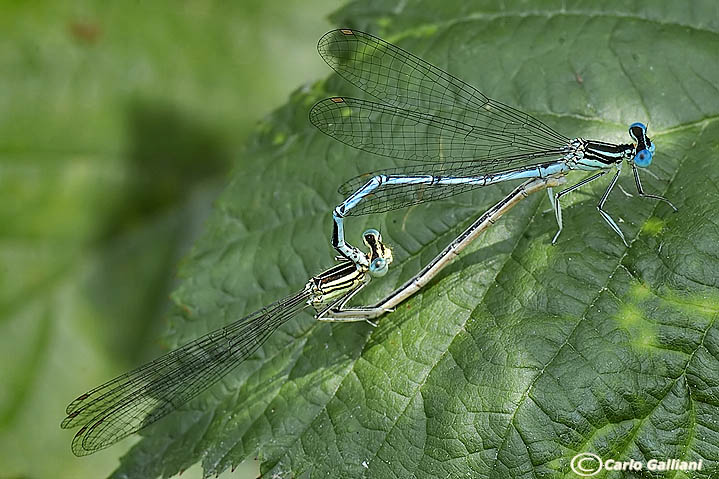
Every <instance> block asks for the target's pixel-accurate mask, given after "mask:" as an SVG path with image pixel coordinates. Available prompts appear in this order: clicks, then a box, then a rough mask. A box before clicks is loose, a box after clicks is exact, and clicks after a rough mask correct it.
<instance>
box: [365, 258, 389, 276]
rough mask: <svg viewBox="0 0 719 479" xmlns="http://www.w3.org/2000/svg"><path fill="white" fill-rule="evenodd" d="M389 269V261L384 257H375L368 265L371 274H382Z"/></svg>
mask: <svg viewBox="0 0 719 479" xmlns="http://www.w3.org/2000/svg"><path fill="white" fill-rule="evenodd" d="M387 271H389V263H387V260H386V259H384V258H375V259H373V260H372V263H371V264H370V265H369V272H370V274H371V275H372V276H384V275H386V274H387Z"/></svg>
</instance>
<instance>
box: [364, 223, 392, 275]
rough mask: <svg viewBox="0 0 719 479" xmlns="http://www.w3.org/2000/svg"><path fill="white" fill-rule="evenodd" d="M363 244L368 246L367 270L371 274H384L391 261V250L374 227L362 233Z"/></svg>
mask: <svg viewBox="0 0 719 479" xmlns="http://www.w3.org/2000/svg"><path fill="white" fill-rule="evenodd" d="M362 239H363V240H364V244H365V245H367V247H368V248H369V253H368V254H367V256H368V259H369V272H370V274H371V275H372V276H384V275H385V274H387V271H389V265H390V263H391V262H392V259H393V258H392V250H391V249H390V247H389V246H387V245H386V244H384V243H383V242H382V235H381V234H380V232H379V231H377V230H376V229H368V230H367V231H365V232H364V233H363V234H362Z"/></svg>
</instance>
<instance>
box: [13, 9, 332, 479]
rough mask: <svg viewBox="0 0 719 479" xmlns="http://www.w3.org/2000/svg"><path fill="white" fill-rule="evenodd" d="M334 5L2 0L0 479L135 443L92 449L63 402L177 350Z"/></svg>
mask: <svg viewBox="0 0 719 479" xmlns="http://www.w3.org/2000/svg"><path fill="white" fill-rule="evenodd" d="M337 6H338V3H337V2H332V1H327V0H325V1H323V0H304V1H300V0H285V1H282V2H265V1H262V0H242V1H239V2H219V1H205V0H196V1H184V2H170V1H162V0H160V1H154V2H144V1H131V2H101V1H94V2H93V1H84V2H51V1H46V2H3V3H2V5H1V6H0V28H1V29H2V31H3V38H4V41H3V42H0V91H1V92H2V95H0V152H1V153H0V155H1V156H0V198H2V200H1V201H0V221H1V222H2V227H1V228H0V231H1V232H2V233H1V234H2V236H1V243H0V268H1V270H0V385H2V386H1V387H0V464H1V465H2V466H1V467H2V469H1V470H0V477H15V478H21V477H23V478H24V477H28V478H36V477H37V478H40V477H73V478H74V477H104V476H106V475H108V474H109V473H110V472H111V471H112V470H113V469H114V468H115V467H116V465H117V460H118V457H119V456H120V455H122V451H123V450H126V449H127V448H128V447H129V446H130V445H131V444H132V442H133V441H132V440H129V441H125V442H123V443H122V444H119V445H117V446H115V447H113V448H111V449H109V450H107V451H103V452H100V453H98V454H95V455H92V456H89V457H85V458H82V459H78V458H76V457H74V456H73V455H72V453H71V452H70V441H71V438H72V436H73V434H74V432H75V431H72V432H71V431H63V430H61V429H60V428H59V424H60V421H61V419H62V417H63V413H64V407H65V406H66V404H67V403H68V402H69V401H71V400H72V399H73V398H75V397H76V396H78V395H79V394H81V393H83V392H85V391H86V390H88V389H89V388H91V387H94V386H96V385H98V384H100V383H102V382H104V381H105V380H107V379H109V378H111V377H113V376H115V375H116V374H118V373H120V372H122V371H124V370H126V369H128V368H130V367H132V366H135V365H137V364H139V363H141V362H143V361H145V360H148V359H151V358H153V357H154V356H156V355H158V354H159V353H160V352H162V351H163V348H162V344H160V341H159V340H158V338H161V337H162V334H163V331H164V328H165V325H166V321H165V319H164V317H163V315H164V313H165V311H166V308H167V307H168V305H169V303H170V301H169V300H168V293H169V292H170V291H171V290H172V289H173V286H174V285H175V284H176V279H175V271H176V268H177V264H178V262H179V261H180V260H181V259H182V257H183V255H184V254H185V253H186V252H187V250H188V248H189V247H190V246H191V244H192V241H193V239H194V238H195V237H196V235H197V234H198V233H199V231H200V229H201V226H202V223H203V221H204V219H205V217H206V215H207V213H208V212H209V209H210V207H211V204H212V201H213V198H214V197H215V196H216V195H217V193H218V192H219V191H220V189H221V188H222V186H223V184H224V183H225V181H226V178H228V173H229V171H230V169H231V168H232V167H233V166H237V165H240V164H241V162H242V161H243V142H244V140H245V139H246V137H247V136H248V134H249V133H250V132H251V131H252V129H253V127H254V125H255V124H256V122H257V120H259V119H261V118H262V117H263V116H264V115H266V114H267V113H269V112H270V111H271V110H272V109H273V108H276V107H278V106H280V105H282V104H283V103H284V102H285V99H286V97H287V95H288V94H289V93H290V92H291V91H292V90H293V89H295V88H298V87H300V86H302V85H304V84H308V83H310V82H312V81H314V80H316V79H317V78H318V77H320V76H324V75H325V74H326V73H327V68H325V67H324V66H323V65H324V64H323V63H322V61H321V59H320V58H319V57H318V56H317V54H316V51H315V44H316V41H317V39H318V38H319V37H320V36H321V34H322V33H324V32H325V31H326V30H328V29H329V28H330V24H329V22H328V21H327V20H326V16H327V14H328V13H330V12H331V11H332V10H333V9H335V8H336V7H337ZM256 471H257V466H256V465H254V464H250V465H249V466H248V468H247V469H246V470H245V471H244V473H243V474H242V475H238V473H235V474H231V476H232V477H244V476H245V475H249V476H250V477H254V476H255V475H256V474H257V472H256ZM193 473H194V475H193ZM196 475H199V467H197V466H196V467H195V468H193V470H191V471H188V472H185V473H184V474H183V477H195V476H196ZM229 475H230V473H226V474H225V476H229Z"/></svg>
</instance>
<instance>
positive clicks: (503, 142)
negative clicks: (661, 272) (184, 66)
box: [310, 29, 676, 272]
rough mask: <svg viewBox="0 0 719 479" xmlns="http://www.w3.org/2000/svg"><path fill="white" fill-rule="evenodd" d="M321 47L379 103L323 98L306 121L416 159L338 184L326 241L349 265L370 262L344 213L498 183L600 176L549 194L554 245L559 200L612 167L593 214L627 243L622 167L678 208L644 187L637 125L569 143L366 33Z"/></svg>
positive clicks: (645, 145)
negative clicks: (351, 239) (353, 240)
mask: <svg viewBox="0 0 719 479" xmlns="http://www.w3.org/2000/svg"><path fill="white" fill-rule="evenodd" d="M318 50H319V53H320V55H321V56H322V58H323V59H324V60H325V61H326V62H327V64H328V65H329V66H330V67H332V68H333V69H334V70H335V71H336V72H337V73H338V74H339V75H340V76H342V77H343V78H345V79H346V80H347V81H349V82H350V83H352V84H354V85H356V86H357V87H359V88H361V89H362V90H364V91H365V92H367V93H368V94H369V95H371V96H373V97H374V98H376V99H379V100H381V101H382V102H383V103H377V102H373V101H369V100H363V99H357V98H349V97H334V98H327V99H325V100H322V101H320V102H318V103H317V104H316V105H315V106H314V107H313V108H312V110H311V111H310V120H311V122H312V123H313V124H314V125H315V126H317V128H319V129H320V130H321V131H322V132H324V133H326V134H327V135H329V136H331V137H333V138H335V139H337V140H339V141H342V142H344V143H346V144H348V145H350V146H353V147H355V148H359V149H362V150H365V151H368V152H371V153H375V154H378V155H384V156H388V157H393V158H398V159H405V160H411V161H415V162H417V163H415V164H414V165H408V166H406V167H402V168H392V169H386V170H381V171H377V172H374V173H368V174H365V175H361V176H358V177H356V178H353V179H351V180H349V181H348V182H346V183H345V184H344V185H342V186H341V187H340V192H341V193H342V194H344V195H345V200H344V201H343V202H342V203H341V204H340V205H339V206H337V207H336V208H335V209H334V212H333V218H334V229H333V234H332V244H333V246H334V247H335V248H336V249H337V251H339V252H340V254H342V255H343V256H345V257H347V258H349V259H351V260H352V261H355V262H358V263H361V264H367V258H366V257H364V254H363V253H362V252H361V251H359V250H358V249H357V248H355V247H353V246H351V245H349V244H347V243H346V241H345V237H344V236H345V235H344V222H343V218H345V217H346V216H349V215H359V214H369V213H379V212H384V211H388V210H392V209H396V208H401V207H405V206H410V205H415V204H418V203H423V202H426V201H432V200H437V199H441V198H446V197H448V196H452V195H456V194H459V193H462V192H465V191H468V190H470V189H473V188H478V187H482V186H486V185H491V184H495V183H499V182H503V181H509V180H516V179H527V178H548V177H550V176H562V175H565V174H567V173H569V172H570V171H572V170H585V171H597V170H599V172H598V173H596V174H595V175H593V176H590V177H588V178H586V179H584V180H582V181H580V182H578V183H576V184H574V185H572V186H570V187H568V188H566V189H564V190H562V191H559V192H557V193H554V191H553V190H552V189H551V188H549V189H548V192H549V197H550V202H551V205H552V208H553V209H554V212H555V215H556V219H557V224H558V227H559V228H558V231H557V233H556V235H555V236H554V238H553V239H552V243H555V242H556V241H557V238H558V237H559V234H560V233H561V231H562V210H561V207H560V203H559V200H560V198H561V197H562V196H564V195H565V194H567V193H569V192H570V191H573V190H575V189H577V188H579V187H581V186H584V185H586V184H587V183H589V182H591V181H594V180H596V179H597V178H600V177H602V176H604V175H605V174H606V173H608V172H609V171H611V170H612V169H613V170H615V174H614V176H613V178H612V180H611V181H610V184H609V187H608V188H607V189H606V191H605V192H604V194H603V195H602V197H601V199H600V201H599V203H598V205H597V209H598V210H599V213H600V214H601V216H602V217H603V218H604V220H605V221H606V222H607V223H608V224H609V226H610V227H611V228H612V229H613V230H614V231H615V232H616V233H617V234H618V235H619V236H620V237H621V239H622V241H623V242H624V244H625V245H626V244H627V242H626V240H625V238H624V234H623V233H622V231H621V229H620V228H619V226H618V225H617V223H616V222H615V221H614V219H612V217H611V216H610V215H609V214H608V213H607V212H606V211H605V210H604V204H605V202H606V200H607V197H608V196H609V193H610V192H611V190H612V188H614V186H615V184H616V182H617V179H618V178H619V174H620V172H621V167H622V164H623V162H624V161H627V162H628V163H629V164H630V165H631V167H632V170H633V172H634V180H635V183H636V187H637V191H638V192H639V196H642V197H645V198H654V199H657V200H661V201H664V202H666V203H667V204H669V205H670V206H671V207H672V208H673V209H674V210H675V211H676V208H675V207H674V205H673V204H672V203H671V202H670V201H669V200H667V199H666V198H663V197H661V196H657V195H652V194H647V193H645V192H644V189H643V187H642V184H641V181H640V178H639V172H638V169H637V167H641V168H646V167H648V166H649V165H650V164H651V162H652V158H653V154H654V151H655V146H654V143H653V142H652V141H651V140H650V138H649V137H648V136H647V134H646V132H647V129H646V126H644V125H643V124H641V123H633V124H632V125H631V126H630V127H629V134H630V136H631V138H632V140H633V141H634V143H627V144H613V143H607V142H603V141H595V140H586V139H583V138H574V139H570V138H568V137H565V136H564V135H561V134H560V133H557V132H556V131H555V130H553V129H552V128H550V127H549V126H547V125H546V124H544V123H543V122H541V121H539V120H538V119H536V118H534V117H532V116H530V115H528V114H527V113H524V112H522V111H519V110H517V109H515V108H512V107H510V106H507V105H505V104H503V103H501V102H499V101H496V100H492V99H491V98H489V97H487V96H485V95H484V94H483V93H481V92H480V91H478V90H477V89H476V88H474V87H472V86H471V85H469V84H467V83H465V82H464V81H462V80H459V79H458V78H456V77H454V76H452V75H450V74H449V73H447V72H445V71H443V70H441V69H439V68H437V67H435V66H434V65H431V64H429V63H427V62H426V61H424V60H422V59H420V58H418V57H416V56H415V55H412V54H411V53H409V52H407V51H405V50H403V49H401V48H399V47H397V46H395V45H392V44H391V43H388V42H386V41H384V40H381V39H379V38H377V37H374V36H372V35H370V34H367V33H363V32H359V31H357V30H349V29H339V30H333V31H331V32H329V33H327V34H325V35H324V36H323V37H322V38H321V39H320V41H319V44H318ZM370 271H371V272H374V271H375V270H374V269H373V268H370Z"/></svg>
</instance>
